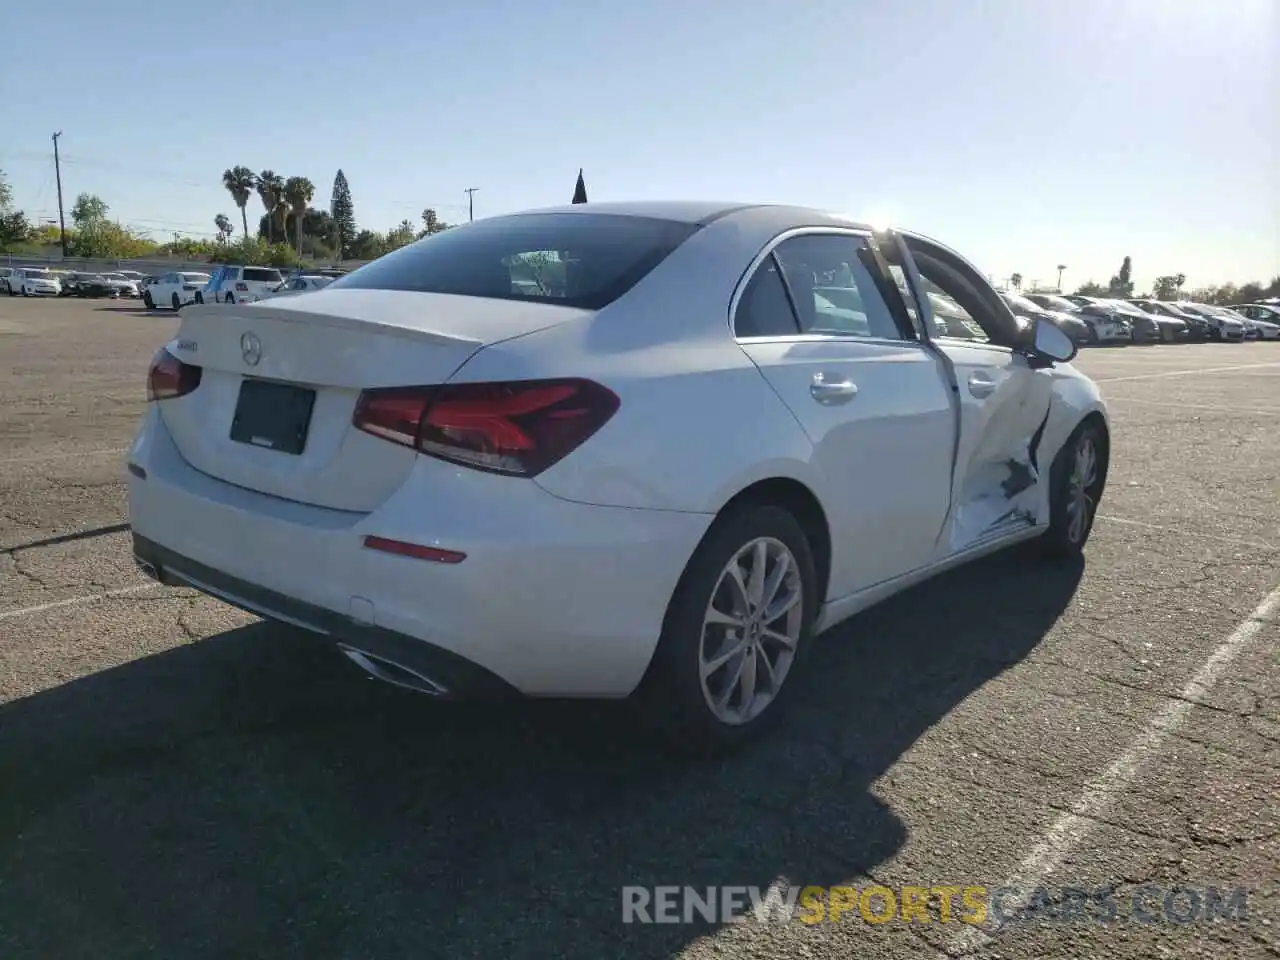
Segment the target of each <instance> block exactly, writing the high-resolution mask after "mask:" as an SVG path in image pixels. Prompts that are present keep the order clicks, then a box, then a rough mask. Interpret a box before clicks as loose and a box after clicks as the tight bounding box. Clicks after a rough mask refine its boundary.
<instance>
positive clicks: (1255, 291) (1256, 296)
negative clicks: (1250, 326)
mask: <svg viewBox="0 0 1280 960" xmlns="http://www.w3.org/2000/svg"><path fill="white" fill-rule="evenodd" d="M1237 296H1238V297H1239V299H1238V300H1236V303H1253V302H1254V301H1255V300H1261V299H1262V296H1263V294H1262V284H1260V283H1246V284H1245V285H1244V286H1243V287H1241V288H1240V291H1239V293H1238V294H1237Z"/></svg>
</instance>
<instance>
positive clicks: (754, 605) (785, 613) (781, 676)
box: [699, 537, 805, 726]
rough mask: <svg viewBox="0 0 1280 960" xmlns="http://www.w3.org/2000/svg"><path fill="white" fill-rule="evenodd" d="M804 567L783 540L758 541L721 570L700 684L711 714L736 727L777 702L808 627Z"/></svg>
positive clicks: (706, 628) (705, 634) (708, 616)
mask: <svg viewBox="0 0 1280 960" xmlns="http://www.w3.org/2000/svg"><path fill="white" fill-rule="evenodd" d="M804 614H805V611H804V585H803V582H802V579H801V575H800V566H799V564H798V563H797V562H796V558H795V556H793V555H792V553H791V550H790V549H789V548H788V547H787V545H786V544H784V543H783V542H782V541H781V540H777V539H774V538H773V537H759V538H757V539H755V540H752V541H750V542H749V543H747V544H746V545H745V546H743V547H742V548H741V549H740V550H738V552H737V553H735V554H734V555H733V557H732V558H731V559H730V560H729V562H728V563H727V564H726V565H725V567H724V569H723V570H722V571H721V573H720V576H719V578H718V580H717V581H716V585H715V589H714V590H712V593H711V600H710V602H709V603H708V604H707V609H706V613H705V614H704V616H703V623H702V637H701V643H700V644H699V658H700V663H699V678H700V680H701V683H702V694H703V697H704V698H705V700H706V703H707V706H708V708H709V709H710V710H711V712H712V714H713V715H714V716H715V718H716V719H717V720H719V721H720V722H721V723H724V724H728V725H731V726H736V725H740V724H744V723H748V722H750V721H752V720H754V719H755V718H756V717H758V716H760V714H762V713H763V712H764V711H765V710H766V709H768V707H769V705H770V704H771V703H773V701H774V700H775V699H776V697H777V695H778V692H779V691H780V690H781V689H782V684H783V682H784V681H785V680H786V678H787V674H788V673H789V672H790V670H791V665H792V663H793V662H794V661H795V656H796V647H797V644H798V643H799V642H800V635H801V631H802V629H803V625H804Z"/></svg>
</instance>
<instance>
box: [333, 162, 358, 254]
mask: <svg viewBox="0 0 1280 960" xmlns="http://www.w3.org/2000/svg"><path fill="white" fill-rule="evenodd" d="M329 215H330V216H331V217H333V222H334V224H335V225H336V226H337V228H338V259H339V260H341V259H343V258H344V257H349V256H351V245H352V244H353V243H354V242H355V239H356V208H355V204H354V203H352V201H351V186H350V184H348V183H347V175H346V174H345V173H343V172H342V171H341V170H339V171H338V173H337V175H336V176H335V177H334V178H333V194H332V195H331V197H330V199H329Z"/></svg>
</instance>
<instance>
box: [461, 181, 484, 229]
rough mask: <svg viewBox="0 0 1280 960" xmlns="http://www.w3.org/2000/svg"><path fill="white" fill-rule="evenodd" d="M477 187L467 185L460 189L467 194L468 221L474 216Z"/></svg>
mask: <svg viewBox="0 0 1280 960" xmlns="http://www.w3.org/2000/svg"><path fill="white" fill-rule="evenodd" d="M479 189H480V188H479V187H467V189H465V190H463V191H462V192H463V193H465V194H466V195H467V220H469V221H470V220H474V219H475V218H476V191H477V190H479Z"/></svg>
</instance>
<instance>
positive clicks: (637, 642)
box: [128, 203, 1111, 746]
mask: <svg viewBox="0 0 1280 960" xmlns="http://www.w3.org/2000/svg"><path fill="white" fill-rule="evenodd" d="M1074 355H1075V346H1074V345H1073V344H1072V343H1071V341H1070V340H1069V338H1068V337H1067V336H1066V335H1065V334H1063V332H1062V331H1061V330H1059V329H1058V328H1056V327H1054V326H1053V325H1052V324H1049V323H1043V322H1039V321H1033V322H1031V323H1021V324H1020V323H1019V322H1018V321H1017V320H1015V318H1014V316H1013V314H1012V313H1011V312H1010V311H1009V308H1008V307H1007V306H1006V305H1005V304H1004V302H1003V301H1002V300H1001V298H1000V297H999V295H998V294H997V293H996V292H995V290H993V289H992V287H991V286H990V285H989V284H988V283H987V281H986V280H985V279H984V278H983V276H982V275H981V273H979V272H978V271H977V270H976V269H974V267H972V266H971V265H970V264H969V263H968V262H966V261H965V260H964V259H963V258H961V257H960V256H958V255H957V254H956V253H954V252H952V251H951V250H949V249H947V248H946V247H944V246H942V245H940V244H938V243H936V242H934V241H932V240H929V239H926V238H924V237H921V236H918V235H915V234H911V233H905V232H896V231H877V230H873V229H871V228H869V227H867V226H864V225H861V224H859V223H856V222H853V221H851V220H849V219H847V218H844V217H841V216H836V215H833V214H827V213H823V212H819V211H814V210H808V209H801V208H794V207H785V206H760V205H745V206H732V207H729V206H725V205H722V204H703V203H645V204H580V205H577V206H571V207H565V208H556V209H553V210H544V211H534V212H530V213H522V214H513V215H509V216H498V217H490V218H486V219H484V220H478V221H476V222H474V223H469V224H465V225H463V226H460V227H456V228H454V229H452V230H448V231H446V232H444V233H440V234H437V235H434V236H431V237H428V238H425V239H423V240H420V241H418V242H417V243H415V244H412V245H410V246H407V247H405V248H403V249H401V250H398V251H396V252H394V253H392V254H390V255H388V256H385V257H382V258H381V259H379V260H376V261H374V262H373V263H371V264H369V265H367V266H365V267H362V268H361V269H359V270H356V271H355V272H353V273H352V274H350V275H348V276H347V277H345V278H343V279H340V280H337V281H336V282H334V283H333V284H331V285H329V286H327V287H326V288H325V289H323V290H318V291H315V292H312V293H308V294H307V295H306V296H302V297H295V298H280V299H273V300H268V301H266V302H263V303H249V304H243V303H236V304H234V305H232V306H227V307H223V308H213V307H200V306H195V307H189V308H187V309H184V310H183V312H182V314H181V326H180V329H179V330H178V332H177V335H176V336H175V338H174V339H173V340H172V341H171V342H170V343H169V344H168V345H167V346H166V347H165V348H163V349H162V350H161V351H160V352H159V353H158V354H157V356H156V358H155V360H154V362H153V364H152V368H151V372H150V377H149V382H148V394H149V397H150V399H151V401H152V402H151V404H150V406H149V409H148V412H147V414H146V417H145V420H144V422H143V425H142V429H141V431H140V433H139V435H138V437H137V439H136V441H135V442H134V444H133V446H132V447H131V449H130V452H129V463H128V469H129V474H130V476H129V500H130V519H131V522H132V528H133V537H134V541H133V549H134V553H135V556H136V558H137V561H138V563H139V565H140V566H141V567H142V569H143V570H144V571H146V572H147V573H149V574H151V575H152V576H155V577H157V578H159V579H160V580H161V581H162V582H165V583H170V584H180V585H185V586H190V587H194V588H196V589H198V590H202V591H205V592H207V593H209V594H212V595H214V596H217V597H220V598H222V599H224V600H226V601H228V602H231V603H234V604H237V605H240V606H242V607H245V608H246V609H249V610H252V611H254V612H256V613H258V614H261V615H264V616H267V617H275V618H278V619H280V620H282V621H284V622H287V623H290V624H293V625H294V626H298V627H302V628H305V629H308V630H311V631H313V632H314V633H315V634H316V635H317V637H318V639H319V640H321V641H324V642H329V643H336V644H337V645H338V646H339V647H340V648H341V650H342V651H343V652H344V653H345V654H346V655H347V656H348V657H349V658H350V659H351V660H352V661H354V662H355V663H356V664H358V665H359V666H360V667H361V668H362V669H364V670H366V671H368V672H369V673H371V674H373V675H374V676H376V677H379V678H381V679H383V680H387V681H389V682H392V683H396V684H398V685H400V686H404V687H410V688H413V689H417V690H420V691H423V692H426V693H429V694H432V695H436V696H466V695H468V694H477V693H481V692H485V691H503V692H512V691H514V692H517V693H520V694H525V695H531V696H573V697H605V698H608V697H614V698H617V697H627V696H631V695H635V696H636V697H637V698H638V699H639V700H640V701H641V702H643V703H646V704H649V705H651V706H652V707H653V714H654V716H655V717H656V718H657V719H658V720H659V722H660V723H661V724H662V725H663V726H665V727H666V728H667V729H668V730H669V731H671V732H672V734H673V735H674V738H675V740H676V742H678V743H679V744H681V745H683V746H717V745H725V744H728V743H732V742H735V741H738V740H742V739H744V738H751V737H753V736H754V735H756V734H757V733H758V732H759V731H760V729H761V727H762V725H764V724H767V723H768V722H769V721H770V720H771V719H772V718H773V717H774V716H776V715H777V714H778V713H779V710H780V709H781V708H782V706H783V705H784V701H785V700H786V699H787V697H788V696H789V695H791V692H792V691H793V690H794V689H795V687H796V684H795V683H794V682H792V677H793V674H795V672H796V671H797V670H798V669H799V668H800V667H801V666H803V664H804V663H805V657H806V654H807V652H808V650H809V647H810V646H811V641H812V639H813V636H814V635H815V634H816V633H818V632H820V631H823V630H826V629H828V628H830V627H832V626H834V625H835V624H837V623H839V622H840V621H842V620H844V619H846V618H847V617H849V616H851V615H852V614H854V613H856V612H857V611H859V610H861V609H863V608H865V607H867V606H870V605H871V604H873V603H876V602H877V601H879V600H882V599H884V598H886V597H888V596H890V595H891V594H894V593H896V592H898V591H900V590H902V589H904V588H906V587H909V586H911V585H913V584H916V583H919V582H920V581H922V580H925V579H926V578H928V577H930V576H932V575H934V574H936V573H938V572H940V571H942V570H945V569H947V568H949V567H953V566H956V565H958V564H960V563H963V562H966V561H969V560H972V559H974V558H976V557H979V556H981V555H983V554H986V553H990V552H991V551H994V550H997V549H1000V548H1002V547H1007V546H1009V545H1012V544H1015V543H1018V542H1020V541H1026V540H1031V539H1033V538H1040V542H1041V543H1042V544H1043V546H1044V547H1045V548H1046V552H1047V553H1050V554H1057V555H1067V556H1074V555H1077V554H1079V552H1080V551H1081V550H1082V548H1083V547H1084V544H1085V541H1086V540H1087V539H1088V537H1089V532H1090V529H1091V527H1092V524H1093V519H1094V512H1095V510H1096V509H1097V506H1098V503H1099V500H1100V498H1101V497H1102V493H1103V487H1104V485H1105V482H1106V477H1107V463H1108V456H1109V453H1110V449H1111V447H1110V439H1109V438H1110V433H1109V428H1108V419H1107V413H1106V409H1105V406H1104V404H1103V401H1102V398H1101V396H1100V395H1099V392H1098V389H1097V387H1096V386H1095V385H1094V384H1093V382H1092V381H1090V380H1089V379H1088V378H1087V377H1085V376H1084V375H1083V374H1082V373H1080V372H1078V371H1077V370H1075V369H1074V368H1073V367H1072V366H1071V365H1070V361H1071V359H1072V358H1073V357H1074Z"/></svg>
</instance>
